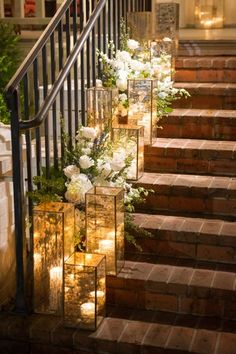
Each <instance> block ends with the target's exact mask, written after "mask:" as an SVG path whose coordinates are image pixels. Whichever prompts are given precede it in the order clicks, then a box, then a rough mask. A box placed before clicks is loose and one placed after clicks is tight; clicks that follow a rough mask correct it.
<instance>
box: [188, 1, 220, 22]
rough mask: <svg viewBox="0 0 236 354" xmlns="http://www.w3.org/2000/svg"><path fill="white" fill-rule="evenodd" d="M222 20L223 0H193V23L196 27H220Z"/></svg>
mask: <svg viewBox="0 0 236 354" xmlns="http://www.w3.org/2000/svg"><path fill="white" fill-rule="evenodd" d="M223 22H224V2H223V0H195V24H196V27H197V28H222V27H223Z"/></svg>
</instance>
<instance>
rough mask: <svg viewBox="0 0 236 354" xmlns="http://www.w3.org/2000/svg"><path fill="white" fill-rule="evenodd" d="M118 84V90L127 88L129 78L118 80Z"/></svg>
mask: <svg viewBox="0 0 236 354" xmlns="http://www.w3.org/2000/svg"><path fill="white" fill-rule="evenodd" d="M116 86H117V88H118V90H120V91H125V90H127V80H126V79H118V80H116Z"/></svg>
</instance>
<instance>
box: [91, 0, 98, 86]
mask: <svg viewBox="0 0 236 354" xmlns="http://www.w3.org/2000/svg"><path fill="white" fill-rule="evenodd" d="M94 9H95V0H92V11H93V10H94ZM96 72H97V71H96V32H95V27H93V29H92V82H93V86H95V85H96Z"/></svg>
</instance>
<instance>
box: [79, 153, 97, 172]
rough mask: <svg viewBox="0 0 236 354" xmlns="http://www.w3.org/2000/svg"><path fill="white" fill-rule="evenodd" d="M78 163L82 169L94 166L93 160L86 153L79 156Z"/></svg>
mask: <svg viewBox="0 0 236 354" xmlns="http://www.w3.org/2000/svg"><path fill="white" fill-rule="evenodd" d="M79 164H80V167H81V168H82V169H83V170H86V169H87V168H89V167H91V166H94V160H93V159H92V158H91V157H89V156H87V155H82V156H80V158H79Z"/></svg>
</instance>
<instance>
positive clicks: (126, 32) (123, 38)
mask: <svg viewBox="0 0 236 354" xmlns="http://www.w3.org/2000/svg"><path fill="white" fill-rule="evenodd" d="M129 38H130V29H129V27H126V23H125V20H124V18H123V17H122V18H121V19H120V50H125V51H127V52H128V51H129V48H128V46H127V42H128V40H129Z"/></svg>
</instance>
